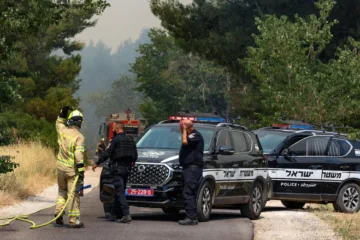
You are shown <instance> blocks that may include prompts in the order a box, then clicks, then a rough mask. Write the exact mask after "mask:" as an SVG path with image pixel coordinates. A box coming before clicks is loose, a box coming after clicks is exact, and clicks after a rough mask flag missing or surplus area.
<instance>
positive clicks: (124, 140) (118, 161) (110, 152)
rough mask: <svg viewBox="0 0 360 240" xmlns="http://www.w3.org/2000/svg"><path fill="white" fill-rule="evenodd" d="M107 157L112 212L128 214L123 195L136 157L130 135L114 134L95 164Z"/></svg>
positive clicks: (135, 150)
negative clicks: (108, 161) (113, 190)
mask: <svg viewBox="0 0 360 240" xmlns="http://www.w3.org/2000/svg"><path fill="white" fill-rule="evenodd" d="M109 157H110V163H109V165H110V172H111V175H112V176H113V184H114V187H115V201H114V207H113V210H112V214H116V213H119V212H121V213H122V215H123V216H128V215H130V211H129V206H128V204H127V201H126V197H125V188H126V182H127V179H128V176H129V172H130V170H131V166H132V165H133V163H135V162H136V160H137V157H138V154H137V149H136V144H135V141H134V140H133V139H132V138H131V137H127V136H126V135H125V133H120V134H117V135H115V137H114V138H113V139H112V140H111V143H110V146H109V147H108V148H107V149H106V151H105V152H104V153H103V155H102V156H101V158H100V159H99V161H98V162H97V163H96V165H99V164H101V163H103V162H105V161H106V160H107V158H109Z"/></svg>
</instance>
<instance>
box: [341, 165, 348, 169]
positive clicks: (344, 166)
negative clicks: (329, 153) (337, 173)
mask: <svg viewBox="0 0 360 240" xmlns="http://www.w3.org/2000/svg"><path fill="white" fill-rule="evenodd" d="M340 169H342V170H349V169H350V166H349V165H343V166H340Z"/></svg>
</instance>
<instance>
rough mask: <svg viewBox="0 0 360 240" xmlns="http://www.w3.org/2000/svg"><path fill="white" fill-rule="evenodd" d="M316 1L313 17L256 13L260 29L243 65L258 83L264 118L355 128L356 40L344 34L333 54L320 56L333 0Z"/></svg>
mask: <svg viewBox="0 0 360 240" xmlns="http://www.w3.org/2000/svg"><path fill="white" fill-rule="evenodd" d="M316 6H317V7H318V9H319V14H318V16H316V15H310V16H308V17H307V18H306V19H305V18H301V17H299V16H298V15H295V16H294V19H295V21H294V22H293V21H290V20H289V18H288V17H286V16H281V17H277V16H275V15H266V16H264V17H262V18H256V25H257V27H258V30H259V34H258V35H255V36H254V41H255V46H254V47H249V48H248V53H249V56H248V57H247V58H245V59H244V61H242V64H244V65H246V67H247V71H248V72H249V74H251V75H252V76H253V77H254V79H256V81H258V83H259V85H260V91H261V94H262V97H263V101H262V103H263V109H264V112H262V113H261V114H262V116H263V119H264V120H269V121H273V120H275V119H277V118H278V117H286V118H291V119H301V120H305V121H308V122H312V123H315V124H317V125H320V126H323V125H324V124H325V125H328V124H335V125H351V126H354V127H359V126H360V122H359V121H358V120H357V119H358V118H359V116H360V111H359V110H358V108H357V106H358V105H359V98H358V97H357V96H359V94H360V87H359V83H360V77H359V74H360V61H359V60H360V59H359V56H360V55H359V50H358V49H359V46H360V43H359V42H357V41H355V40H354V39H352V38H348V43H347V45H345V46H344V47H342V48H338V49H337V51H336V56H335V57H334V58H331V59H329V60H328V61H324V59H322V58H321V56H322V54H323V53H324V51H325V50H326V48H327V46H328V45H329V44H331V42H332V38H333V35H332V33H331V28H332V27H333V26H334V25H335V24H336V23H337V21H335V20H334V21H329V20H328V17H329V15H330V12H331V10H332V9H333V8H334V6H335V1H333V0H320V1H319V2H318V3H316ZM349 46H351V47H349ZM268 116H272V117H268Z"/></svg>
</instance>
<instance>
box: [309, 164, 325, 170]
mask: <svg viewBox="0 0 360 240" xmlns="http://www.w3.org/2000/svg"><path fill="white" fill-rule="evenodd" d="M309 168H310V169H322V168H323V166H322V165H311V166H310V167H309Z"/></svg>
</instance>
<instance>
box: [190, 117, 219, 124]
mask: <svg viewBox="0 0 360 240" xmlns="http://www.w3.org/2000/svg"><path fill="white" fill-rule="evenodd" d="M196 121H198V122H216V123H225V122H226V120H225V119H224V118H205V117H197V118H196Z"/></svg>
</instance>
